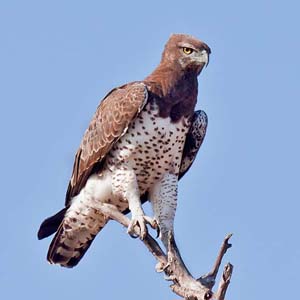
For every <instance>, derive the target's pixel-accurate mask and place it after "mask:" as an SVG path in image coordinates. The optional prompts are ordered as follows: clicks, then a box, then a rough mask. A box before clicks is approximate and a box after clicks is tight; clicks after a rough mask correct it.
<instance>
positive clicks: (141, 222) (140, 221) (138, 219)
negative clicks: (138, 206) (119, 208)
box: [127, 215, 158, 240]
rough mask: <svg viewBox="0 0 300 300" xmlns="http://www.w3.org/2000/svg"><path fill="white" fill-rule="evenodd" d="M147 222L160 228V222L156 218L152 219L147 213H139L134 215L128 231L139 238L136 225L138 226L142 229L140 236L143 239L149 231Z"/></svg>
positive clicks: (133, 236) (154, 227) (155, 227)
mask: <svg viewBox="0 0 300 300" xmlns="http://www.w3.org/2000/svg"><path fill="white" fill-rule="evenodd" d="M146 224H149V225H150V226H151V227H152V228H153V229H156V230H157V228H158V224H157V222H156V220H155V219H152V218H150V217H148V216H145V215H138V216H134V217H132V219H131V221H130V224H129V226H128V229H127V233H128V234H129V235H130V236H131V237H132V238H137V237H138V236H137V234H136V230H135V228H134V227H135V226H138V227H139V229H140V233H139V237H140V239H141V240H143V239H144V238H145V237H146V235H147V233H148V230H147V226H146Z"/></svg>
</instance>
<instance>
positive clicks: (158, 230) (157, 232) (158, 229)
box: [156, 224, 160, 239]
mask: <svg viewBox="0 0 300 300" xmlns="http://www.w3.org/2000/svg"><path fill="white" fill-rule="evenodd" d="M159 237H160V227H159V225H158V224H157V228H156V238H157V239H158V238H159Z"/></svg>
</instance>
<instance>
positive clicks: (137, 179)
mask: <svg viewBox="0 0 300 300" xmlns="http://www.w3.org/2000/svg"><path fill="white" fill-rule="evenodd" d="M152 105H153V104H152ZM157 114H158V110H157V108H155V107H153V106H152V107H151V109H150V104H148V105H147V106H146V107H145V108H144V109H143V111H142V112H141V113H140V115H139V117H138V118H137V119H136V120H135V121H134V122H133V123H132V124H131V126H130V127H129V128H128V131H127V132H126V133H125V134H124V135H123V136H122V137H121V138H120V140H119V141H118V142H117V143H116V144H115V145H114V147H113V148H112V150H111V151H110V153H109V154H108V155H107V158H106V161H105V164H104V167H103V169H102V170H101V172H100V173H99V174H94V175H92V176H91V177H90V178H89V179H88V180H87V183H86V185H85V187H84V188H83V189H82V190H81V192H80V194H79V195H78V196H76V197H74V198H73V199H72V205H71V207H70V208H69V209H68V211H67V214H66V218H68V217H70V218H71V217H73V216H76V218H78V217H79V216H80V215H82V216H83V218H85V219H86V218H88V219H89V216H91V217H92V218H91V222H88V224H85V226H88V227H89V228H91V230H92V232H91V233H92V234H96V233H97V230H98V228H99V226H102V227H103V226H104V225H105V223H106V222H107V221H108V220H107V219H106V218H104V216H103V215H101V214H99V211H98V213H97V203H99V201H100V202H103V203H110V204H113V205H115V206H116V207H117V208H118V209H119V210H120V211H124V210H125V209H127V208H128V207H129V208H130V210H131V211H132V214H133V216H134V215H141V214H142V208H141V202H140V196H141V195H143V194H144V193H145V192H147V191H148V192H150V191H151V200H152V204H153V209H154V213H155V217H156V219H157V221H158V223H159V224H161V226H162V227H161V231H162V238H163V237H164V233H165V232H166V231H167V230H172V229H173V222H174V216H175V210H176V201H177V176H178V172H179V167H180V163H181V158H182V151H183V147H184V142H185V137H186V133H187V131H188V128H189V124H188V123H187V120H185V119H182V120H180V121H179V122H177V123H172V122H171V120H170V118H160V117H157ZM152 198H153V199H152ZM93 222H94V225H93ZM82 223H84V222H82ZM85 223H86V220H85ZM83 238H84V237H83Z"/></svg>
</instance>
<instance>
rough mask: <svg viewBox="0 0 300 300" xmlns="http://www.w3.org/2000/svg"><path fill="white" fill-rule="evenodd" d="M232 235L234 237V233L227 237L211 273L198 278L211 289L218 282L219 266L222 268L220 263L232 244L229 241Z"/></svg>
mask: <svg viewBox="0 0 300 300" xmlns="http://www.w3.org/2000/svg"><path fill="white" fill-rule="evenodd" d="M231 237H232V233H230V234H228V235H227V236H226V237H225V239H224V241H223V243H222V246H221V248H220V251H219V254H218V256H217V259H216V261H215V264H214V266H213V268H212V270H211V271H210V272H209V273H207V274H205V275H203V276H201V277H200V278H198V280H199V281H200V282H201V283H202V284H203V285H205V286H206V287H208V288H210V289H212V288H213V286H214V285H215V283H216V277H217V274H218V272H219V268H220V265H221V263H222V259H223V257H224V255H225V253H226V252H227V250H228V249H229V248H230V247H231V246H232V245H231V244H230V243H228V241H229V239H230V238H231Z"/></svg>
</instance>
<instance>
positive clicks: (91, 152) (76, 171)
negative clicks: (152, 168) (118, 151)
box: [66, 82, 148, 206]
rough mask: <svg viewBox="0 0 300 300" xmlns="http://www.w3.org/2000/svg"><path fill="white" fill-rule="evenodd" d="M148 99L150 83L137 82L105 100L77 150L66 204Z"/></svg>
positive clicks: (115, 92) (121, 88) (116, 91)
mask: <svg viewBox="0 0 300 300" xmlns="http://www.w3.org/2000/svg"><path fill="white" fill-rule="evenodd" d="M147 99H148V92H147V88H146V86H145V85H144V84H143V83H142V82H133V83H130V84H126V85H124V86H121V87H119V88H116V89H114V90H112V91H111V92H110V93H108V94H107V96H106V97H105V98H104V99H103V100H102V101H101V103H100V104H99V106H98V108H97V110H96V112H95V114H94V117H93V118H92V120H91V122H90V124H89V127H88V128H87V130H86V131H85V133H84V136H83V139H82V141H81V144H80V147H79V149H78V151H77V153H76V156H75V161H74V166H73V173H72V177H71V180H70V183H69V187H68V190H67V193H66V206H67V205H68V204H69V201H70V199H71V198H72V197H74V196H76V195H77V194H78V193H79V192H80V190H81V189H82V188H83V186H84V185H85V183H86V181H87V179H88V177H89V176H90V174H91V172H92V171H93V170H94V168H95V167H96V166H97V167H99V165H101V162H102V160H103V158H104V157H105V156H106V154H107V153H108V152H109V151H110V149H111V148H112V147H113V145H114V144H115V142H116V141H117V140H118V139H119V138H120V137H121V136H122V135H124V134H125V133H126V131H127V129H128V126H129V124H130V123H131V122H132V121H133V120H134V119H135V117H136V116H137V115H138V114H139V112H140V111H141V110H142V109H143V107H144V105H145V104H146V102H147Z"/></svg>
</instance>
